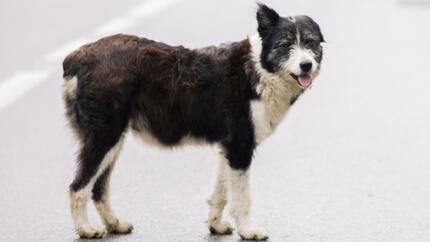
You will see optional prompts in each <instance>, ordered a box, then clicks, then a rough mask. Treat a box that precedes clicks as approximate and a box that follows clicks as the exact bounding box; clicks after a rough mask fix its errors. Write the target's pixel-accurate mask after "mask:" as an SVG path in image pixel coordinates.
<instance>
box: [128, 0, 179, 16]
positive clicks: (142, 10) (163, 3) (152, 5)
mask: <svg viewBox="0 0 430 242" xmlns="http://www.w3.org/2000/svg"><path fill="white" fill-rule="evenodd" d="M179 1H180V0H152V1H148V2H144V3H141V4H140V5H138V6H137V7H135V8H133V10H132V11H131V12H130V14H129V16H130V17H131V18H133V19H138V18H143V17H146V18H147V17H152V16H154V15H156V14H158V13H159V12H161V11H162V10H164V9H165V8H167V7H169V6H171V5H173V4H175V3H178V2H179Z"/></svg>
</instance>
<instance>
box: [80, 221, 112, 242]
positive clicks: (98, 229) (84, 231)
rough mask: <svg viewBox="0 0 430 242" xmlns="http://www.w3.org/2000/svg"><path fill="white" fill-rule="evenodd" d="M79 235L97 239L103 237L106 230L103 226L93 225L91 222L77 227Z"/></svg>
mask: <svg viewBox="0 0 430 242" xmlns="http://www.w3.org/2000/svg"><path fill="white" fill-rule="evenodd" d="M76 232H77V233H78V235H79V237H81V238H85V239H97V238H101V237H103V235H105V233H106V230H105V228H104V227H102V226H93V225H90V224H87V225H83V226H81V227H79V228H77V229H76Z"/></svg>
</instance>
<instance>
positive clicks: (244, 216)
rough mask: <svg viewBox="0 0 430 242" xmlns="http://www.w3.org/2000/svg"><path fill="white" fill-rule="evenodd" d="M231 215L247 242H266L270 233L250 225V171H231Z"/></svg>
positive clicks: (241, 235)
mask: <svg viewBox="0 0 430 242" xmlns="http://www.w3.org/2000/svg"><path fill="white" fill-rule="evenodd" d="M229 173H230V176H229V180H230V189H229V190H230V195H231V196H230V213H231V215H232V216H233V218H234V219H235V221H236V227H237V232H238V233H239V235H240V237H242V239H245V240H266V239H267V238H268V233H267V231H266V230H265V229H263V228H260V227H253V226H251V225H250V219H249V213H250V209H251V199H250V196H251V195H250V190H249V170H247V171H243V170H234V169H231V168H230V169H229Z"/></svg>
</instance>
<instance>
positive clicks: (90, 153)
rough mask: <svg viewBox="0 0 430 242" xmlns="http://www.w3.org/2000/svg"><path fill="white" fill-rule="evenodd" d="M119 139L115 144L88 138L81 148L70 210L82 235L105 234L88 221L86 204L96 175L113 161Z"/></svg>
mask: <svg viewBox="0 0 430 242" xmlns="http://www.w3.org/2000/svg"><path fill="white" fill-rule="evenodd" d="M122 142H123V137H122V136H121V137H119V138H118V139H117V140H116V141H115V142H114V143H110V142H105V141H101V140H98V139H97V138H89V139H88V140H86V141H85V142H84V143H83V147H82V148H81V150H80V153H79V158H78V159H79V168H78V172H77V174H76V177H75V179H74V181H73V183H72V184H71V185H70V210H71V214H72V218H73V222H74V225H75V229H76V232H77V233H78V234H79V236H80V237H82V238H99V237H102V236H103V235H104V233H105V229H104V228H103V227H98V226H93V225H91V224H90V223H89V221H88V216H87V203H88V200H89V199H90V197H91V191H92V189H93V187H94V184H95V183H96V181H97V178H98V177H99V176H101V175H102V174H103V172H106V171H108V170H109V167H110V166H111V165H112V164H113V163H114V162H115V159H116V157H117V156H118V153H119V151H120V149H121V147H122ZM106 169H107V170H106Z"/></svg>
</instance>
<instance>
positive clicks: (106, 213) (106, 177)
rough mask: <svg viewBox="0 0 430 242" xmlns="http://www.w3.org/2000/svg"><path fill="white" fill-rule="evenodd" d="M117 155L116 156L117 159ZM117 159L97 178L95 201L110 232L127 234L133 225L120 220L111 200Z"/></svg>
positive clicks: (94, 189) (94, 191) (94, 192)
mask: <svg viewBox="0 0 430 242" xmlns="http://www.w3.org/2000/svg"><path fill="white" fill-rule="evenodd" d="M116 158H117V157H115V159H116ZM114 166H115V161H113V162H112V164H110V166H109V167H108V168H106V170H105V171H104V172H103V174H102V175H101V176H100V177H99V178H98V179H97V181H96V183H95V184H94V188H93V197H92V199H93V201H94V204H95V206H96V208H97V211H98V212H99V215H100V217H101V219H102V221H103V224H104V225H105V226H106V228H107V230H108V232H110V233H117V234H127V233H130V232H131V231H132V230H133V225H132V224H130V223H128V222H126V221H123V220H120V219H118V218H117V216H116V215H115V214H114V212H113V211H112V208H111V205H110V201H109V183H110V177H111V174H112V170H113V168H114Z"/></svg>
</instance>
